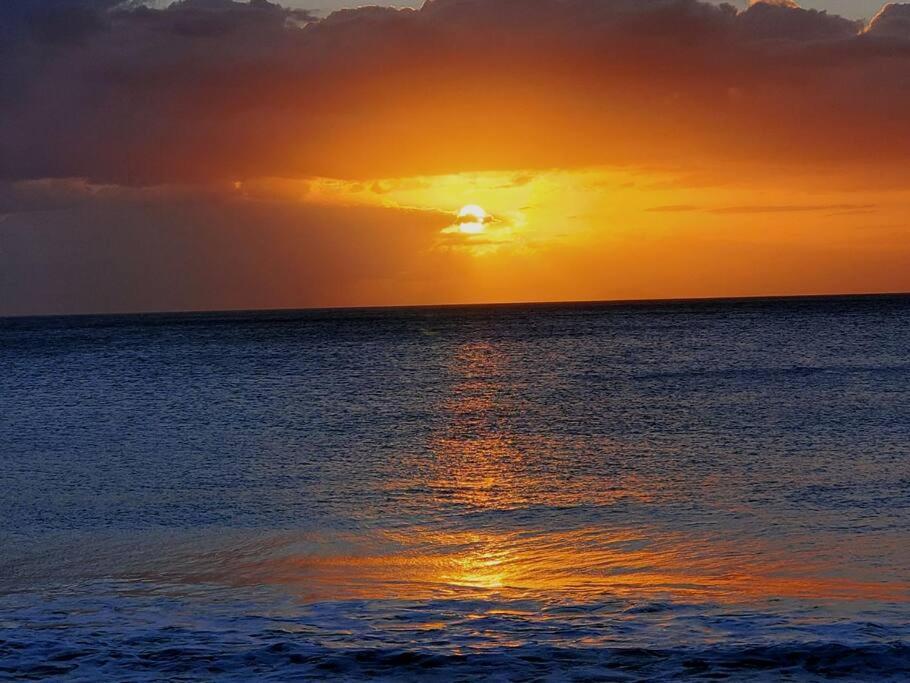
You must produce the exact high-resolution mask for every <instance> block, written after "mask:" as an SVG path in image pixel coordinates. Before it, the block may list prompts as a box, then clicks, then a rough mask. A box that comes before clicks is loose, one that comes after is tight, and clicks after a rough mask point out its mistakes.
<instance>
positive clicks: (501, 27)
mask: <svg viewBox="0 0 910 683" xmlns="http://www.w3.org/2000/svg"><path fill="white" fill-rule="evenodd" d="M908 7H910V5H905V4H897V5H891V6H889V7H888V8H885V9H884V10H883V11H882V12H881V13H880V14H879V15H878V16H877V17H876V19H875V20H874V21H873V22H872V24H871V25H870V26H869V27H868V30H865V31H864V30H863V27H861V26H859V25H858V24H857V23H855V22H852V21H849V20H846V19H843V18H840V17H837V16H834V15H831V14H827V13H825V12H820V11H815V10H804V9H801V8H799V7H797V6H795V5H794V3H790V2H785V3H782V2H775V3H771V2H759V3H755V4H753V5H752V6H750V7H749V8H748V9H746V10H737V9H735V8H734V7H733V6H732V5H726V4H722V5H714V4H708V3H704V2H699V1H698V0H429V1H428V2H427V3H426V4H425V5H424V6H423V7H422V9H420V10H394V9H390V8H387V7H386V8H382V7H366V8H362V9H356V10H345V11H341V12H336V13H334V14H332V15H330V16H328V17H327V18H325V19H322V20H318V21H317V20H313V18H312V17H311V16H310V15H309V14H308V13H306V12H303V11H301V10H292V9H287V8H283V7H280V6H279V5H277V4H273V3H270V2H267V1H266V0H252V1H251V2H248V3H245V2H232V1H230V0H183V1H182V2H176V3H174V4H172V5H170V6H169V7H167V8H164V9H150V8H148V7H144V6H141V5H138V6H137V5H135V4H132V3H126V4H124V3H116V2H113V1H112V0H96V1H92V0H59V2H54V3H49V2H45V1H43V0H5V1H4V2H3V3H2V4H0V27H2V28H0V177H2V178H4V179H6V180H22V179H36V178H48V177H56V178H64V177H84V178H88V179H91V180H93V181H99V182H107V183H116V184H123V185H142V184H150V183H178V182H196V183H198V182H214V181H219V182H220V181H225V182H226V181H230V180H232V179H237V178H247V177H256V176H264V175H268V176H276V175H284V176H307V175H328V176H335V177H380V176H394V175H399V176H402V175H412V174H421V173H439V172H451V171H463V170H479V169H494V168H549V167H555V166H571V165H585V164H648V165H664V166H666V165H677V166H683V165H688V166H694V165H699V164H700V165H703V166H709V167H713V166H714V165H722V164H724V163H726V162H747V163H751V162H763V161H774V162H776V163H794V164H814V163H838V164H850V163H854V162H856V161H858V160H860V161H863V160H864V161H867V162H868V161H874V162H875V163H877V164H882V165H886V164H893V165H900V164H903V162H904V160H905V159H906V157H907V155H908V154H910V137H908V136H907V135H906V134H905V131H904V127H905V121H906V120H907V118H908V116H910V88H908V87H907V83H908V78H910V32H908V31H907V30H906V27H907V18H908Z"/></svg>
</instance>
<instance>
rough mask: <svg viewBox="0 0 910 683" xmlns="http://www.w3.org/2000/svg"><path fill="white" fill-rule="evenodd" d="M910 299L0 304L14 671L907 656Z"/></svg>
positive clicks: (512, 673)
mask: <svg viewBox="0 0 910 683" xmlns="http://www.w3.org/2000/svg"><path fill="white" fill-rule="evenodd" d="M908 624H910V297H860V298H828V299H788V300H752V301H726V302H690V303H668V304H623V305H618V304H612V305H611V304H568V305H527V306H498V307H492V306H490V307H465V308H460V307H452V308H423V309H395V310H392V309H389V310H360V311H303V312H268V313H228V314H182V315H147V316H117V317H77V318H42V319H37V318H36V319H6V320H0V679H3V678H8V679H17V678H21V677H25V676H31V677H35V678H38V677H43V676H57V675H66V676H68V677H70V678H74V679H80V678H81V679H86V680H96V679H98V678H99V677H106V678H111V679H117V680H136V679H139V680H144V679H149V680H152V679H154V680H159V679H162V678H168V679H181V678H183V679H200V678H211V677H213V676H214V675H221V676H224V677H236V678H237V679H243V680H249V679H250V678H269V677H274V678H275V679H282V680H284V679H288V678H300V679H306V678H326V677H328V676H331V675H334V676H341V677H348V678H360V677H370V676H374V677H393V676H394V677H398V678H421V679H427V678H431V679H432V678H435V679H438V680H446V681H448V680H456V679H464V680H470V679H476V678H478V677H490V678H495V679H498V680H527V679H535V678H537V679H539V678H546V677H550V678H551V679H552V678H555V679H567V678H574V679H579V680H591V679H600V680H666V679H671V678H674V677H681V678H692V679H696V680H697V679H705V680H715V679H718V678H723V677H730V678H732V679H735V680H752V679H755V680H827V679H828V678H831V677H842V678H844V679H847V680H873V679H880V680H907V678H908V677H910V625H908Z"/></svg>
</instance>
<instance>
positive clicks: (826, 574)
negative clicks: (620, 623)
mask: <svg viewBox="0 0 910 683" xmlns="http://www.w3.org/2000/svg"><path fill="white" fill-rule="evenodd" d="M510 362H511V359H510V357H509V355H508V353H506V352H505V351H504V350H503V349H502V347H500V346H498V345H497V344H495V343H492V342H472V343H465V344H462V345H461V346H459V347H458V348H457V349H456V351H455V352H454V353H452V354H451V356H450V359H449V361H448V365H447V367H446V368H445V370H446V372H447V373H448V393H447V394H446V395H444V396H442V397H440V399H439V401H440V404H439V406H438V414H440V415H443V416H444V419H443V420H441V421H440V423H439V425H438V427H437V428H436V430H435V431H434V432H433V433H432V434H431V435H429V437H428V439H427V456H426V458H425V462H422V464H421V468H417V469H415V471H413V472H410V473H402V474H401V476H400V477H399V478H398V479H396V480H395V481H391V482H390V483H389V486H390V490H394V489H395V487H397V488H399V489H401V490H405V491H408V492H409V494H408V495H425V496H427V498H428V500H426V501H423V502H422V503H421V505H422V506H423V508H425V509H430V510H435V511H437V512H436V515H437V516H436V518H435V519H434V520H430V521H427V520H423V521H420V522H418V521H415V522H414V523H412V524H404V525H402V524H398V525H397V526H396V527H395V528H388V527H387V528H383V529H382V530H374V531H373V532H371V533H370V534H366V535H360V536H358V535H357V534H352V535H351V536H350V537H346V538H338V537H336V538H335V539H334V544H329V545H328V546H326V545H325V544H323V545H321V546H320V545H319V543H314V542H313V541H312V539H309V538H305V537H304V538H295V539H292V540H291V541H289V542H288V543H287V546H286V548H285V549H284V550H283V551H282V552H273V553H270V554H269V556H268V557H260V558H246V559H245V560H243V562H242V563H241V566H234V568H233V569H232V570H231V580H232V581H235V582H237V581H239V582H246V583H268V584H273V585H275V584H277V585H282V586H285V587H287V588H288V589H289V590H290V591H291V592H293V593H295V594H297V595H298V596H299V597H300V598H302V599H305V600H323V599H337V598H345V597H357V598H395V599H404V600H422V599H431V598H435V597H440V596H443V597H444V596H452V595H456V596H460V595H464V594H465V593H470V594H474V593H485V594H496V595H507V596H509V597H518V598H522V599H523V598H526V597H530V598H532V599H535V600H542V601H548V600H555V601H558V602H560V603H562V604H571V603H579V602H586V601H596V600H600V599H604V597H605V596H606V597H608V598H611V599H612V598H641V597H648V598H651V599H655V600H661V599H665V598H683V599H685V600H688V601H702V602H706V601H711V602H717V603H724V602H737V601H742V600H744V599H749V600H760V599H768V598H775V597H802V598H814V597H824V598H826V599H833V598H843V599H853V598H865V599H881V600H903V599H906V596H907V594H908V592H907V591H908V587H907V585H906V584H900V585H898V584H895V583H891V584H888V583H882V582H876V581H873V580H860V579H852V578H844V577H838V576H837V575H836V572H835V571H833V570H834V569H835V568H834V567H832V566H831V565H830V564H826V563H825V561H824V560H821V559H819V560H818V561H816V562H815V563H813V562H812V561H811V560H806V559H805V558H803V559H802V560H801V561H800V563H799V564H798V565H797V563H795V562H794V561H793V559H792V558H791V557H789V556H788V555H787V554H786V553H785V552H782V551H781V549H779V548H775V547H774V544H773V543H771V542H770V540H769V539H768V538H764V539H762V540H759V539H757V538H752V539H744V538H742V537H735V536H731V537H730V538H726V537H725V536H724V535H722V534H720V533H718V534H714V535H708V534H706V533H704V532H702V533H700V534H696V533H692V532H691V531H689V530H686V529H681V528H672V525H666V524H665V525H661V524H659V523H657V522H655V523H654V524H652V525H647V526H645V525H642V524H639V525H630V524H629V523H628V519H627V518H618V519H617V521H615V522H614V521H612V518H611V517H610V514H611V510H613V509H614V508H612V507H611V506H613V505H618V506H620V507H619V508H618V509H622V508H621V506H622V505H623V504H628V505H646V504H648V503H649V501H650V496H651V492H650V491H648V490H646V489H645V487H643V486H642V485H641V483H640V480H638V479H635V478H632V477H624V476H622V475H621V473H617V474H616V476H615V478H614V479H612V480H608V479H607V477H606V476H605V475H604V473H603V470H602V469H596V470H594V471H593V472H592V473H591V474H586V473H585V472H584V471H583V470H576V471H574V472H573V473H572V476H571V477H569V476H565V473H564V470H565V469H567V468H570V467H573V466H575V463H573V462H572V461H571V460H568V459H566V456H565V455H564V453H563V451H562V450H561V448H562V444H561V443H560V442H557V441H553V440H552V439H551V438H550V437H547V436H546V435H545V434H539V433H534V434H528V433H526V432H522V431H521V430H519V429H516V428H515V424H516V422H517V418H516V416H520V415H521V412H522V404H521V400H522V397H521V395H520V393H516V391H515V388H514V387H515V382H514V381H511V380H510V378H509V372H510ZM563 450H564V449H563ZM542 454H543V455H542ZM560 458H562V459H560ZM420 492H423V493H420ZM623 519H625V520H626V521H625V522H623V521H622V520H623ZM314 548H319V550H318V551H317V550H314ZM225 571H227V570H225Z"/></svg>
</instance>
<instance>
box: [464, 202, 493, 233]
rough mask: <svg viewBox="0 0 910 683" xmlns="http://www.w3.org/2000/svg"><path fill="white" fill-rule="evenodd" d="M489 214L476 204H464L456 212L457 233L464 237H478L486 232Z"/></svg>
mask: <svg viewBox="0 0 910 683" xmlns="http://www.w3.org/2000/svg"><path fill="white" fill-rule="evenodd" d="M489 218H490V214H488V213H487V212H486V211H484V210H483V207H481V206H478V205H477V204H465V205H464V206H462V207H461V208H460V209H459V210H458V221H457V223H458V231H459V232H462V233H464V234H466V235H479V234H480V233H482V232H483V231H484V230H486V224H487V223H488V222H489Z"/></svg>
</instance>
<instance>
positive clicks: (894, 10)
mask: <svg viewBox="0 0 910 683" xmlns="http://www.w3.org/2000/svg"><path fill="white" fill-rule="evenodd" d="M866 34H867V35H870V36H875V37H879V38H892V39H895V40H898V41H910V4H905V3H902V4H896V3H890V4H887V5H885V6H884V7H882V9H881V11H880V12H879V13H878V14H877V15H875V17H874V18H873V19H872V21H871V22H869V27H868V29H867V31H866Z"/></svg>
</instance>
